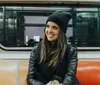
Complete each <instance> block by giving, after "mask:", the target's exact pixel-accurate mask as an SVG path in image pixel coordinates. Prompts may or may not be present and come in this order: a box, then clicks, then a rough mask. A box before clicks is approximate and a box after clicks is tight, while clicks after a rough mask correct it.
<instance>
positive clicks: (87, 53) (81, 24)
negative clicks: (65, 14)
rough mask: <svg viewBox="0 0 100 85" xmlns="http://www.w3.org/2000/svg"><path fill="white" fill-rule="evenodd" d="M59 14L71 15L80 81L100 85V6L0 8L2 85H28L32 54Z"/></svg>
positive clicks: (71, 37) (69, 33)
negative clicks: (48, 24)
mask: <svg viewBox="0 0 100 85" xmlns="http://www.w3.org/2000/svg"><path fill="white" fill-rule="evenodd" d="M56 10H64V11H69V12H70V13H71V14H72V19H71V20H70V22H69V24H68V30H67V33H66V36H67V38H68V43H69V44H74V45H76V46H77V48H78V68H77V74H76V76H77V78H78V79H79V81H80V82H81V84H82V85H100V5H99V4H94V3H91V4H67V3H65V4H62V3H59V4H57V3H49V4H47V3H45V4H44V5H42V4H14V5H12V4H10V5H9V4H8V5H7V4H3V5H1V6H0V85H6V84H7V85H27V84H26V75H27V71H28V61H29V58H30V52H31V50H32V49H35V48H36V46H37V45H38V43H39V42H40V41H41V40H42V38H43V34H44V28H45V23H46V19H47V18H48V16H49V15H50V14H52V13H53V12H54V11H56Z"/></svg>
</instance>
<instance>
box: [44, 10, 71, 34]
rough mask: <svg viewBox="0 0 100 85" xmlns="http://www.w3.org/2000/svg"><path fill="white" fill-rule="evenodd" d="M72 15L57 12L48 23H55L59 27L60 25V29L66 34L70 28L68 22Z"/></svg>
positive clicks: (50, 17) (49, 18)
mask: <svg viewBox="0 0 100 85" xmlns="http://www.w3.org/2000/svg"><path fill="white" fill-rule="evenodd" d="M71 17H72V15H71V13H69V12H65V11H56V12H54V13H53V14H51V15H50V16H49V17H48V19H47V21H46V24H47V22H48V21H52V22H54V23H56V24H57V25H59V27H60V28H61V30H62V31H63V32H64V33H66V30H67V27H68V22H69V20H70V19H71Z"/></svg>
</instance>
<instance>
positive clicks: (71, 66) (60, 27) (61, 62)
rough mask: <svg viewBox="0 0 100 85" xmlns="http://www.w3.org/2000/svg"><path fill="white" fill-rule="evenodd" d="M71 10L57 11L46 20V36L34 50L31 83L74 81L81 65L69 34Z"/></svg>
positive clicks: (64, 84)
mask: <svg viewBox="0 0 100 85" xmlns="http://www.w3.org/2000/svg"><path fill="white" fill-rule="evenodd" d="M70 19H71V14H70V13H68V12H65V11H56V12H54V13H53V14H51V15H50V16H49V17H48V19H47V21H46V28H45V30H44V38H43V40H42V41H41V43H40V44H39V45H38V47H37V48H36V49H35V50H33V51H32V52H31V56H30V61H29V71H28V75H27V84H28V85H54V83H56V85H73V83H74V78H75V75H76V69H77V61H78V59H77V49H76V47H75V46H72V45H68V44H67V37H66V35H65V33H66V30H67V26H68V22H69V20H70Z"/></svg>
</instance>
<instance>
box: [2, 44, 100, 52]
mask: <svg viewBox="0 0 100 85" xmlns="http://www.w3.org/2000/svg"><path fill="white" fill-rule="evenodd" d="M36 47H37V46H34V47H5V46H3V45H2V44H0V49H2V50H5V51H31V50H32V49H35V48H36ZM77 48H78V51H100V47H77Z"/></svg>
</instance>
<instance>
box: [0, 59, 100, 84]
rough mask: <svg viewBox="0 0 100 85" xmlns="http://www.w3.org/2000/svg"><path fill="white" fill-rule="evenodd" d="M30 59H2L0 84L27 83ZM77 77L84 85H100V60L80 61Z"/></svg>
mask: <svg viewBox="0 0 100 85" xmlns="http://www.w3.org/2000/svg"><path fill="white" fill-rule="evenodd" d="M27 71H28V61H15V60H11V61H8V60H1V61H0V85H27V84H26V75H27ZM77 77H78V79H79V80H80V82H81V84H82V85H100V81H99V80H100V62H96V61H92V62H90V61H79V63H78V68H77Z"/></svg>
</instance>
